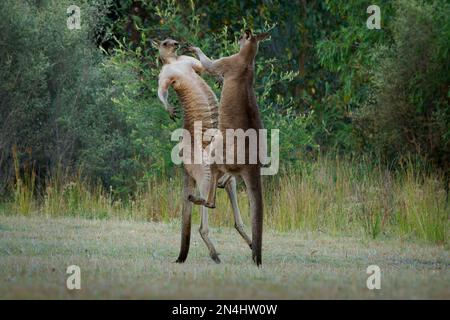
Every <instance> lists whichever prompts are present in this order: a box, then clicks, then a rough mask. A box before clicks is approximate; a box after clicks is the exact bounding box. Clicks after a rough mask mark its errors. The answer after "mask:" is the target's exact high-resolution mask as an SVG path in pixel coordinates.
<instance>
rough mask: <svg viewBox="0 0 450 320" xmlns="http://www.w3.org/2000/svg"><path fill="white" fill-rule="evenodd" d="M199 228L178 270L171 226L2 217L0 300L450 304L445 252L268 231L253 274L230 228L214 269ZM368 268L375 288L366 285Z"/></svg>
mask: <svg viewBox="0 0 450 320" xmlns="http://www.w3.org/2000/svg"><path fill="white" fill-rule="evenodd" d="M196 229H197V226H194V228H193V239H192V243H191V251H190V253H189V257H188V260H187V261H186V263H185V264H176V263H174V261H175V259H176V257H177V254H178V247H179V223H178V222H176V221H175V222H173V223H171V224H162V223H149V222H134V221H118V220H83V219H79V218H57V219H55V218H43V217H31V218H30V217H16V216H0V298H1V299H11V298H37V299H49V298H51V299H53V298H58V299H66V298H69V299H79V298H87V299H98V298H101V299H110V298H119V299H121V298H125V299H134V298H137V299H155V298H160V299H171V298H177V299H319V298H320V299H336V298H342V299H348V298H355V299H367V298H368V299H390V298H394V299H398V298H405V299H418V298H425V299H428V298H430V299H450V286H449V284H450V271H449V266H450V258H449V257H450V255H449V251H448V248H445V247H443V246H437V245H431V244H423V243H421V244H420V243H413V242H411V241H406V240H404V241H399V240H389V239H384V240H371V239H359V238H356V237H354V238H352V237H335V236H330V235H327V234H324V233H304V232H292V233H277V232H274V231H270V230H268V231H267V232H266V233H265V235H264V245H263V267H262V268H260V269H258V268H257V267H256V266H255V265H253V264H252V262H251V252H250V249H249V248H248V246H246V245H245V243H244V241H243V240H242V239H241V238H240V237H239V235H238V234H237V232H236V231H235V230H233V229H212V230H211V237H212V239H214V241H215V243H216V247H217V249H218V251H219V252H220V253H221V256H220V257H221V259H222V263H221V264H219V265H218V264H215V263H214V262H213V261H212V260H211V259H210V258H209V256H208V254H207V250H206V246H205V245H204V244H203V242H202V240H201V238H200V236H199V235H198V233H197V232H196ZM373 264H376V265H378V266H379V267H380V268H381V289H380V290H369V289H368V288H367V286H366V280H367V277H368V275H367V274H366V269H367V267H368V266H369V265H373ZM69 265H78V266H79V267H80V268H81V290H68V289H67V287H66V279H67V277H68V276H69V275H68V274H66V268H67V267H68V266H69Z"/></svg>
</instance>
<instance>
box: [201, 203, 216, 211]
mask: <svg viewBox="0 0 450 320" xmlns="http://www.w3.org/2000/svg"><path fill="white" fill-rule="evenodd" d="M203 205H204V206H205V207H207V208H210V209H214V208H215V207H216V204H215V203H209V202H205V203H204V204H203Z"/></svg>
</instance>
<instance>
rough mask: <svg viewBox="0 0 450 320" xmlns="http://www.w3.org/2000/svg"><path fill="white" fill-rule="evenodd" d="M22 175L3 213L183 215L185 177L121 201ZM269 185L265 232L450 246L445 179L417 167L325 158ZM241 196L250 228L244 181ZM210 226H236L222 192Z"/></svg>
mask: <svg viewBox="0 0 450 320" xmlns="http://www.w3.org/2000/svg"><path fill="white" fill-rule="evenodd" d="M17 177H18V178H17V182H16V186H15V188H14V189H15V193H14V195H13V197H12V200H11V201H9V202H6V203H3V204H2V205H0V214H1V213H3V214H7V215H8V214H19V215H24V216H46V217H60V216H76V217H85V218H95V219H103V218H119V219H126V220H133V221H156V222H158V221H162V222H170V221H172V220H173V219H177V218H178V217H179V213H180V211H181V197H180V195H181V189H182V182H181V180H182V179H181V178H180V177H179V176H175V177H174V178H171V179H159V180H158V179H149V180H148V181H147V182H146V183H145V184H144V185H143V186H141V187H140V188H138V190H137V191H136V193H135V194H134V195H133V196H132V197H131V198H130V199H128V200H127V201H122V200H120V199H119V200H117V199H116V198H115V197H114V196H113V195H114V190H112V189H110V190H105V189H103V188H102V187H101V186H93V187H92V185H91V184H89V183H87V182H86V181H85V180H84V179H83V178H82V176H81V175H77V176H75V177H67V176H66V175H63V174H60V173H59V174H56V175H55V176H54V177H52V178H51V179H48V181H47V184H46V187H45V189H44V190H43V191H42V192H41V194H40V195H38V196H36V195H34V189H35V188H34V175H33V172H32V171H29V172H28V173H27V174H22V175H20V174H19V173H17ZM263 181H264V205H265V228H269V229H273V230H276V231H282V232H289V231H323V232H327V233H330V234H333V235H353V236H361V237H367V238H372V239H375V238H378V237H382V238H383V237H394V238H396V239H403V240H406V239H411V240H420V241H425V242H430V243H436V244H448V230H449V221H450V220H449V217H450V209H449V205H448V203H447V200H446V192H445V188H444V183H443V181H442V178H441V177H440V176H439V175H438V174H436V173H433V172H428V173H427V172H426V170H424V169H423V168H418V167H417V166H416V165H414V164H412V163H411V162H408V163H406V165H405V168H404V169H403V170H398V171H396V172H393V171H389V170H387V168H384V167H382V166H374V165H372V164H370V162H369V161H366V162H364V161H359V162H355V161H348V160H346V161H344V160H342V159H329V158H322V159H319V160H318V161H317V162H314V163H310V164H308V165H305V166H304V168H301V169H288V170H284V171H283V172H280V173H279V174H278V175H277V176H274V177H264V179H263ZM238 192H239V195H238V196H239V202H240V207H241V211H242V213H243V216H244V217H243V218H244V221H245V222H246V223H247V224H249V217H248V203H247V198H246V194H245V189H244V188H243V186H242V182H241V183H240V186H239V190H238ZM115 199H116V200H115ZM196 210H198V208H196ZM196 217H197V216H196ZM196 219H197V218H196ZM210 221H211V225H213V226H216V227H232V226H233V220H232V219H231V218H230V205H229V201H228V199H227V197H226V192H225V191H219V192H218V198H217V208H216V209H214V210H213V211H211V214H210ZM196 222H198V220H196Z"/></svg>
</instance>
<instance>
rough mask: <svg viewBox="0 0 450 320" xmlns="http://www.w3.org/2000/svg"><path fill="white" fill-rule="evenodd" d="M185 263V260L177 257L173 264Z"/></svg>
mask: <svg viewBox="0 0 450 320" xmlns="http://www.w3.org/2000/svg"><path fill="white" fill-rule="evenodd" d="M185 261H186V258H180V257H178V259H177V260H176V261H175V263H184V262H185Z"/></svg>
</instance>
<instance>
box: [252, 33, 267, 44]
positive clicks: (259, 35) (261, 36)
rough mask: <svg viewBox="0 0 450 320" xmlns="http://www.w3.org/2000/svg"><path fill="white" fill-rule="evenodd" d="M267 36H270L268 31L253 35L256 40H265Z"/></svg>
mask: <svg viewBox="0 0 450 320" xmlns="http://www.w3.org/2000/svg"><path fill="white" fill-rule="evenodd" d="M269 37H270V33H268V32H263V33H258V34H257V35H255V39H256V41H258V42H259V41H263V40H266V39H267V38H269Z"/></svg>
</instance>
